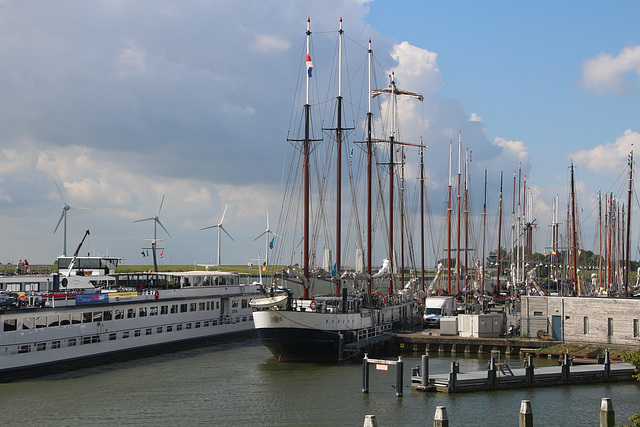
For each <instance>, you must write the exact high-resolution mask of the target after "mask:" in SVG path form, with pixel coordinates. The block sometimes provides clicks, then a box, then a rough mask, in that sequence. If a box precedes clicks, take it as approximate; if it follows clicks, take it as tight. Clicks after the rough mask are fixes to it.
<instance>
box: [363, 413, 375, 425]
mask: <svg viewBox="0 0 640 427" xmlns="http://www.w3.org/2000/svg"><path fill="white" fill-rule="evenodd" d="M363 427H378V420H376V416H375V415H365V416H364V426H363Z"/></svg>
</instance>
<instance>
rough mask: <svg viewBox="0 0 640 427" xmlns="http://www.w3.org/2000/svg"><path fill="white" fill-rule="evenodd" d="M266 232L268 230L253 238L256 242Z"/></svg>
mask: <svg viewBox="0 0 640 427" xmlns="http://www.w3.org/2000/svg"><path fill="white" fill-rule="evenodd" d="M265 234H267V232H266V231H263V232H262V234H260V235H259V236H258V237H256V238H255V239H253V241H254V242H255V241H256V240H258V239H259V238H261V237H262V236H264V235H265Z"/></svg>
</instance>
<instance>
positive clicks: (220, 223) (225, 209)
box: [200, 205, 235, 266]
mask: <svg viewBox="0 0 640 427" xmlns="http://www.w3.org/2000/svg"><path fill="white" fill-rule="evenodd" d="M228 207H229V205H226V206H225V207H224V212H223V213H222V218H221V219H220V222H219V223H217V224H216V225H210V226H208V227H204V228H201V229H200V230H208V229H210V228H217V229H218V266H220V230H222V231H224V232H225V234H226V235H227V236H229V238H230V239H231V240H232V241H234V242H235V240H233V237H231V235H230V234H229V233H228V232H227V230H225V228H224V227H223V226H222V223H223V221H224V216H225V214H226V213H227V208H228Z"/></svg>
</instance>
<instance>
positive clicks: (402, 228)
mask: <svg viewBox="0 0 640 427" xmlns="http://www.w3.org/2000/svg"><path fill="white" fill-rule="evenodd" d="M404 155H405V154H404V147H400V165H401V166H400V284H401V286H404Z"/></svg>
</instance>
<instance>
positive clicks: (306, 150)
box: [302, 18, 311, 299]
mask: <svg viewBox="0 0 640 427" xmlns="http://www.w3.org/2000/svg"><path fill="white" fill-rule="evenodd" d="M310 50H311V18H307V56H306V59H308V62H309V63H310V62H311V56H310ZM310 74H311V70H309V66H307V78H306V81H307V90H306V102H305V104H304V141H303V155H304V163H303V166H302V169H303V175H304V184H303V185H304V225H303V227H304V243H303V258H304V259H303V264H304V277H305V278H306V281H307V283H305V284H304V286H303V294H302V298H304V299H309V277H310V274H309V216H310V212H309V210H310V202H309V198H310V192H311V182H310V167H311V166H310V161H309V157H310V152H311V138H310V135H309V132H310V129H309V126H310V123H309V121H310V109H311V105H310V104H309V83H310V79H311V75H310Z"/></svg>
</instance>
